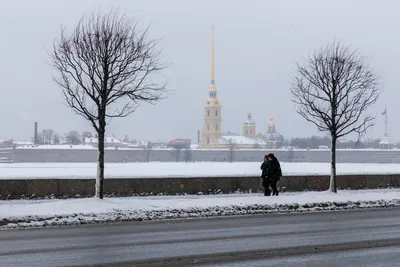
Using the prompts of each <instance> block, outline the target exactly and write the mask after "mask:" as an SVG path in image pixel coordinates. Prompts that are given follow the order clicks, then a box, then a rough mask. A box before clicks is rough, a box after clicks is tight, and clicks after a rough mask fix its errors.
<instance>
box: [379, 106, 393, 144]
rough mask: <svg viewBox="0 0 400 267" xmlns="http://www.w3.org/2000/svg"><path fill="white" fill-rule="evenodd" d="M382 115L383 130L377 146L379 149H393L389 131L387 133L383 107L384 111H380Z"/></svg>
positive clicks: (385, 114) (386, 121)
mask: <svg viewBox="0 0 400 267" xmlns="http://www.w3.org/2000/svg"><path fill="white" fill-rule="evenodd" d="M382 115H384V116H385V132H384V134H383V137H382V139H381V141H380V142H379V148H380V149H393V148H394V144H393V143H392V141H391V140H390V138H389V133H388V119H387V109H385V111H384V112H382Z"/></svg>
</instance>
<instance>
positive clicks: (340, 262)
mask: <svg viewBox="0 0 400 267" xmlns="http://www.w3.org/2000/svg"><path fill="white" fill-rule="evenodd" d="M399 262H400V209H385V210H382V209H381V210H364V211H347V212H323V213H308V214H291V215H263V216H251V217H229V218H218V219H201V220H186V221H161V222H135V223H131V224H124V225H104V226H82V227H70V228H51V229H50V228H48V229H37V230H18V231H0V266H7V267H12V266H32V267H35V266H38V267H39V266H40V267H46V266H51V267H54V266H186V265H187V264H191V266H221V267H225V266H232V267H233V266H264V267H267V266H289V267H290V266H296V267H301V266H304V267H305V266H309V267H313V266H318V267H320V266H340V267H343V266H399Z"/></svg>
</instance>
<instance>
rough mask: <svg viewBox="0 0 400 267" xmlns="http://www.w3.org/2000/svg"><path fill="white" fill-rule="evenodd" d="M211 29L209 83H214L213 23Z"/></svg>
mask: <svg viewBox="0 0 400 267" xmlns="http://www.w3.org/2000/svg"><path fill="white" fill-rule="evenodd" d="M211 29H212V45H211V85H215V69H214V25H213V26H212V27H211Z"/></svg>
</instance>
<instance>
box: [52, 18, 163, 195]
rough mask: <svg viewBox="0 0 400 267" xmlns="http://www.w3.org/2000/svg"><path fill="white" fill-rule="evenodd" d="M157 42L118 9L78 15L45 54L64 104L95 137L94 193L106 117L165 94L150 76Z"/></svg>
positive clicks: (100, 175) (100, 177) (155, 69)
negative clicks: (88, 126) (96, 148)
mask: <svg viewBox="0 0 400 267" xmlns="http://www.w3.org/2000/svg"><path fill="white" fill-rule="evenodd" d="M156 45H157V42H156V41H153V40H148V36H147V30H145V31H140V30H139V29H138V27H137V22H136V21H135V20H134V19H131V18H127V17H126V16H124V15H120V14H119V12H118V11H111V12H109V13H108V14H103V13H102V12H100V11H96V12H93V13H91V14H90V15H89V16H87V17H85V16H83V17H82V19H81V20H80V21H79V23H78V25H77V26H76V28H75V29H74V30H73V32H72V33H71V34H67V32H66V31H65V30H62V31H61V36H60V38H59V39H57V40H55V42H54V46H53V50H52V52H51V53H50V56H51V60H52V65H53V67H54V69H55V71H56V72H57V74H58V76H56V77H55V78H54V80H55V81H56V83H57V84H58V85H59V86H60V87H61V88H62V90H63V93H64V98H65V101H66V103H67V104H68V105H69V106H70V107H71V108H72V109H73V110H74V111H75V112H76V113H77V114H79V115H81V116H83V117H84V118H85V119H87V120H88V121H89V122H90V123H91V125H92V126H93V128H94V129H95V131H96V132H97V136H98V152H99V155H98V168H97V179H96V196H97V197H99V198H103V191H104V186H103V184H104V137H105V131H106V125H107V123H108V122H109V120H111V119H112V118H117V117H126V116H128V115H129V114H131V113H132V112H134V111H135V110H136V108H137V107H138V106H139V104H140V103H142V102H147V103H155V102H157V101H159V100H160V99H162V98H163V97H164V96H165V92H166V90H165V83H164V82H162V83H160V82H157V81H155V80H153V78H154V77H155V75H156V74H159V73H160V71H161V70H162V69H163V68H164V67H165V65H164V64H163V63H162V62H161V61H160V60H161V53H160V51H158V50H157V49H156Z"/></svg>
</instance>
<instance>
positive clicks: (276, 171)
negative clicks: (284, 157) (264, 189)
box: [261, 157, 282, 180]
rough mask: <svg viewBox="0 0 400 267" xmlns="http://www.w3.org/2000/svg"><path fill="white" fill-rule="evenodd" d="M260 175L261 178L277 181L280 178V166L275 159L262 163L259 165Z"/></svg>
mask: <svg viewBox="0 0 400 267" xmlns="http://www.w3.org/2000/svg"><path fill="white" fill-rule="evenodd" d="M261 170H262V174H261V177H263V178H270V179H276V180H279V179H280V177H282V170H281V165H280V163H279V161H278V159H277V158H275V157H274V158H272V160H270V161H264V162H263V163H262V164H261Z"/></svg>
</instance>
